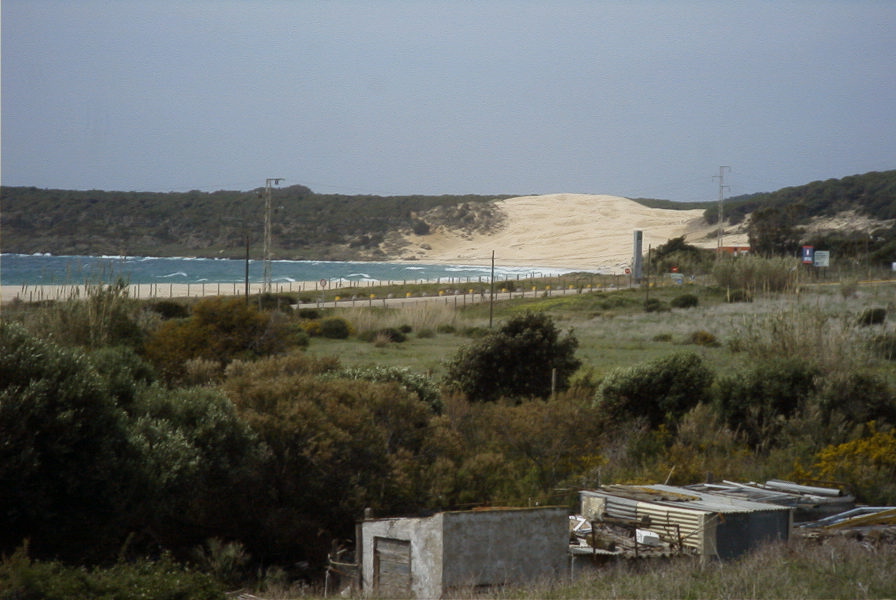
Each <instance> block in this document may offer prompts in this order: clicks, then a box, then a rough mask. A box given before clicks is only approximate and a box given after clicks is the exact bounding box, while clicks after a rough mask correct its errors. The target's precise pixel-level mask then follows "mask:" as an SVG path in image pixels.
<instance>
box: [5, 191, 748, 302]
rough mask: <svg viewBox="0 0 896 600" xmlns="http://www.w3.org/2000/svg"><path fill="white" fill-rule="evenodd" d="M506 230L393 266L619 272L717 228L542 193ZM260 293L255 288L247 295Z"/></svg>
mask: <svg viewBox="0 0 896 600" xmlns="http://www.w3.org/2000/svg"><path fill="white" fill-rule="evenodd" d="M497 206H498V208H499V210H501V211H502V212H503V213H504V216H505V220H504V226H503V227H502V228H501V229H500V230H499V231H494V232H491V233H488V234H469V233H465V232H462V231H459V230H448V229H444V228H439V229H436V230H435V231H432V232H431V233H429V234H428V235H425V236H415V235H411V236H408V237H407V238H406V240H407V243H408V245H407V247H406V248H404V249H403V250H402V252H401V254H400V255H398V256H393V257H390V258H391V259H392V260H394V261H395V262H406V261H418V262H424V263H431V264H468V265H486V264H489V263H490V262H491V258H492V252H494V255H495V264H496V265H498V266H505V267H507V266H519V267H554V268H563V269H576V270H581V271H602V272H609V273H622V272H623V271H624V270H625V268H626V267H628V266H629V265H630V263H631V260H632V237H633V231H634V230H636V229H640V230H641V231H642V232H643V236H644V237H643V239H644V242H643V244H644V245H643V248H644V252H646V251H647V248H648V246H653V247H657V246H659V245H661V244H665V243H666V242H667V241H668V240H670V239H671V238H676V237H681V236H684V237H685V241H686V242H687V243H689V244H693V245H695V246H700V247H707V248H715V247H716V245H717V243H718V242H717V234H718V229H717V227H716V226H710V225H707V224H706V223H705V221H704V220H703V211H702V210H684V211H682V210H665V209H655V208H647V207H645V206H643V205H641V204H638V203H637V202H633V201H631V200H629V199H627V198H622V197H619V196H607V195H593V194H548V195H541V196H521V197H517V198H510V199H507V200H501V201H498V202H497ZM724 243H725V245H729V246H730V245H747V236H746V233H744V232H742V231H739V232H726V233H725V237H724ZM317 286H318V283H317V282H293V283H286V284H277V285H275V289H274V291H277V292H307V291H316V290H317V289H318V288H317ZM259 291H261V284H253V286H252V288H251V289H250V292H251V293H257V292H259ZM130 293H131V296H132V297H134V298H171V297H193V296H196V297H199V296H210V295H240V294H243V293H245V289H244V287H243V284H229V283H228V284H216V283H206V284H176V283H171V284H169V283H164V284H140V285H136V284H135V285H132V286H130ZM84 294H85V291H84V289H83V287H82V286H74V285H59V286H2V288H0V295H2V302H4V303H5V302H9V301H11V300H13V299H15V298H19V299H20V300H22V301H26V302H36V301H41V300H51V299H54V300H62V299H67V298H70V297H73V296H75V297H78V296H80V297H83V296H84Z"/></svg>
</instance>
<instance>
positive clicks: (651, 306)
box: [644, 298, 669, 312]
mask: <svg viewBox="0 0 896 600" xmlns="http://www.w3.org/2000/svg"><path fill="white" fill-rule="evenodd" d="M667 310H669V307H668V306H666V304H665V303H664V302H663V301H662V300H659V299H658V298H648V299H647V300H645V301H644V312H665V311H667Z"/></svg>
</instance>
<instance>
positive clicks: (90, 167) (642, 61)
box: [2, 0, 896, 201]
mask: <svg viewBox="0 0 896 600" xmlns="http://www.w3.org/2000/svg"><path fill="white" fill-rule="evenodd" d="M721 165H729V166H730V167H731V171H730V172H727V171H726V172H725V181H724V183H725V184H726V185H730V189H726V190H725V196H726V197H730V196H735V195H739V194H746V193H753V192H764V191H773V190H776V189H779V188H781V187H785V186H790V185H802V184H804V183H808V182H810V181H814V180H818V179H828V178H832V177H834V178H839V177H844V176H847V175H852V174H856V173H865V172H868V171H875V170H888V169H894V168H896V2H894V1H892V0H875V1H871V0H866V1H862V0H856V1H847V0H832V1H826V2H822V1H812V2H808V1H803V2H786V1H777V0H776V1H768V2H757V1H740V2H733V1H727V0H719V1H708V0H706V1H699V2H698V1H687V2H686V1H675V0H657V1H637V0H635V1H621V0H620V1H615V2H609V1H598V0H587V1H572V0H554V1H543V0H532V1H522V0H520V1H508V0H490V1H481V2H474V1H463V0H450V1H444V2H435V1H425V0H418V1H390V0H377V1H374V0H365V1H361V0H358V1H354V2H343V1H338V0H330V1H323V0H314V1H311V0H308V1H301V0H295V1H288V0H243V1H228V0H213V1H212V0H191V1H182V0H178V1H167V0H141V1H132V0H101V1H96V0H78V1H76V2H73V1H63V0H54V1H50V0H3V2H2V183H3V184H4V185H29V186H37V187H41V188H71V189H103V190H137V191H182V190H190V189H199V190H204V191H214V190H220V189H227V190H250V189H254V188H257V187H261V186H263V185H264V183H265V179H266V178H268V177H283V178H285V181H284V182H283V183H282V185H293V184H302V185H307V186H309V187H310V188H311V189H313V190H314V191H317V192H321V193H342V194H368V193H369V194H380V195H400V194H466V193H473V194H541V193H555V192H577V193H593V194H616V195H621V196H627V197H653V198H668V199H672V200H679V201H706V200H714V199H716V198H717V197H718V192H719V189H718V186H719V180H718V179H717V178H715V179H714V178H713V176H714V175H718V174H719V166H721Z"/></svg>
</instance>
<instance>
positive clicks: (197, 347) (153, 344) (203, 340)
mask: <svg viewBox="0 0 896 600" xmlns="http://www.w3.org/2000/svg"><path fill="white" fill-rule="evenodd" d="M298 341H299V338H298V337H296V335H295V325H294V323H292V322H290V320H289V319H288V318H287V317H286V316H285V315H283V313H276V312H275V313H261V312H258V311H257V310H256V309H255V308H254V307H253V306H251V305H247V304H246V303H245V301H243V299H241V298H207V299H204V300H201V301H200V302H198V303H197V304H196V305H195V306H194V307H193V314H192V316H191V317H190V318H189V319H186V320H182V321H166V322H164V323H163V324H162V325H161V326H160V327H159V328H158V329H157V330H156V331H155V332H154V333H153V334H152V336H151V337H150V339H149V340H148V341H147V343H146V347H145V355H146V357H147V359H148V360H149V361H150V362H151V363H152V364H153V365H155V367H156V368H157V369H158V370H159V372H160V373H161V374H162V375H163V376H164V377H165V378H166V379H167V380H168V381H176V380H178V379H179V378H180V377H182V376H183V374H184V372H185V363H186V361H188V360H189V359H191V358H204V359H207V360H214V361H218V362H219V363H220V364H221V365H222V366H223V365H226V364H227V363H228V362H230V361H231V360H233V359H234V358H243V357H256V356H264V355H267V354H275V353H278V352H283V351H285V350H286V349H288V348H291V347H294V346H295V345H296V344H297V343H298Z"/></svg>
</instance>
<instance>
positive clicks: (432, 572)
mask: <svg viewBox="0 0 896 600" xmlns="http://www.w3.org/2000/svg"><path fill="white" fill-rule="evenodd" d="M568 515H569V512H568V511H567V509H565V508H562V507H539V508H519V509H517V508H510V509H490V510H474V511H450V512H441V513H437V514H435V515H432V516H429V517H413V518H390V519H367V520H364V521H362V522H361V523H360V524H359V533H360V535H359V536H358V543H357V546H356V547H357V549H358V550H359V554H360V556H358V557H356V560H357V561H358V563H359V564H360V565H361V585H362V588H363V589H364V591H365V593H367V594H371V593H373V594H376V595H378V596H382V597H389V598H408V597H413V598H440V597H442V596H443V595H445V594H446V593H447V592H449V591H451V590H468V589H475V588H481V587H486V586H494V585H505V584H511V585H513V584H520V583H526V582H532V581H536V580H546V579H551V578H556V577H558V576H562V575H565V574H566V572H567V569H568V562H567V560H568V559H567V547H568V543H569V516H568Z"/></svg>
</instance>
